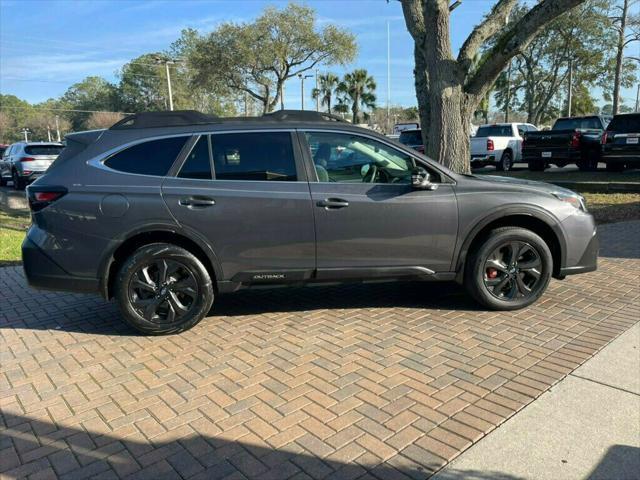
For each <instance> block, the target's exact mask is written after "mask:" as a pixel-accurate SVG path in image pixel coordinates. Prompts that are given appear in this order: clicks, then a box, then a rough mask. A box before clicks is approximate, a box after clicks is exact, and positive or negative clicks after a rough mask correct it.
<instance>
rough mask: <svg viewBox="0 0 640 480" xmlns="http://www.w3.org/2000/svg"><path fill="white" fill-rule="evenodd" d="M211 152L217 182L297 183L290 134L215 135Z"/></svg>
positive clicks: (212, 139) (212, 138)
mask: <svg viewBox="0 0 640 480" xmlns="http://www.w3.org/2000/svg"><path fill="white" fill-rule="evenodd" d="M211 148H212V152H213V160H214V170H215V175H216V179H217V180H263V181H281V182H282V181H296V180H297V175H296V163H295V158H294V155H293V147H292V145H291V134H290V133H289V132H270V133H264V132H261V133H250V132H249V133H224V134H217V135H213V136H212V137H211Z"/></svg>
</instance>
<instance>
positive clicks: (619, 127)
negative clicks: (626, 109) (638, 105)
mask: <svg viewBox="0 0 640 480" xmlns="http://www.w3.org/2000/svg"><path fill="white" fill-rule="evenodd" d="M607 130H611V131H614V132H618V133H640V115H620V116H617V117H613V120H612V121H611V123H610V124H609V126H608V127H607Z"/></svg>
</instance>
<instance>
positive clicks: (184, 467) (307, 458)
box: [0, 412, 521, 480]
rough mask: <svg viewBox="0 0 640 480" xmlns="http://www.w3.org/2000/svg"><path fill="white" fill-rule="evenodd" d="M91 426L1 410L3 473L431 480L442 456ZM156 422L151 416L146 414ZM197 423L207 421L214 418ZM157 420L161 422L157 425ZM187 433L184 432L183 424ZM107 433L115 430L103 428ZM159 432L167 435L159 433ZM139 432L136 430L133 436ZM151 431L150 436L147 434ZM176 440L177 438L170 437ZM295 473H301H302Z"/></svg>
mask: <svg viewBox="0 0 640 480" xmlns="http://www.w3.org/2000/svg"><path fill="white" fill-rule="evenodd" d="M85 417H86V418H87V420H86V422H85V423H87V424H91V423H92V422H94V423H97V424H99V425H101V426H102V428H101V430H103V431H101V432H95V431H92V430H91V429H88V428H82V427H78V428H74V427H66V426H61V425H58V424H56V423H53V422H49V421H43V420H41V419H32V418H28V417H24V416H21V415H14V414H12V413H7V412H3V413H2V417H1V418H2V430H3V432H2V448H3V450H2V452H3V459H2V462H0V473H1V474H2V475H3V476H6V477H7V478H23V477H26V476H28V475H30V474H33V473H38V472H43V473H41V474H44V473H49V474H50V476H55V477H56V478H60V479H73V478H88V477H92V478H93V477H98V476H99V477H101V478H124V477H127V478H132V479H135V478H163V479H164V478H190V477H194V476H197V478H207V479H216V478H248V479H260V480H269V479H283V478H290V477H292V476H294V475H299V476H300V477H304V478H327V477H329V476H330V478H336V479H352V478H353V479H355V478H359V477H361V476H365V475H367V474H369V475H372V476H373V477H374V478H380V479H392V478H393V479H395V478H397V479H416V480H418V479H420V480H422V479H427V478H429V477H431V476H432V475H433V474H434V473H435V472H436V471H437V470H438V469H439V468H441V466H442V465H443V463H444V461H443V460H441V459H439V458H438V457H435V456H430V454H428V453H426V452H425V455H424V456H425V457H426V458H418V461H414V460H410V459H409V458H408V457H404V456H401V455H396V457H392V458H391V459H389V461H387V462H381V461H380V460H379V459H378V460H376V458H377V457H376V456H375V452H371V453H373V454H374V455H367V456H366V458H367V460H364V458H365V457H361V458H363V460H361V463H358V460H357V459H356V460H354V461H343V460H339V459H338V456H336V459H332V458H331V454H329V455H328V456H324V457H323V458H321V457H319V456H316V455H313V454H311V453H308V452H307V451H305V450H304V449H302V448H300V447H298V446H297V444H295V443H290V444H289V445H292V446H293V447H294V448H295V451H292V450H293V449H291V450H287V449H286V447H285V448H282V449H277V448H273V447H272V446H271V445H270V444H269V443H268V440H267V441H261V443H260V444H259V445H258V444H250V443H245V442H242V441H237V440H236V441H233V440H230V439H225V438H224V434H223V433H222V432H220V433H218V434H217V435H216V434H203V433H199V432H197V431H195V430H191V431H192V432H193V433H191V434H189V435H184V436H182V437H181V438H179V439H176V438H175V436H173V435H172V432H171V431H169V432H165V430H164V428H160V430H157V429H156V430H155V431H154V432H153V433H154V434H155V436H154V435H152V434H151V430H150V429H146V430H147V431H145V428H143V427H138V428H134V427H133V425H131V427H132V428H129V429H128V430H127V431H128V432H129V433H128V436H127V437H126V438H122V437H119V436H117V435H114V434H112V433H111V432H110V429H109V427H107V425H106V424H105V423H103V422H102V421H101V420H100V418H99V417H98V416H97V413H96V415H95V416H94V417H91V416H90V415H86V414H85ZM143 417H144V418H147V419H149V420H153V417H152V416H151V415H150V414H149V413H147V414H146V416H145V415H144V413H143V414H142V415H141V418H143ZM192 423H193V424H194V426H196V428H197V426H198V425H202V426H206V425H207V424H208V423H210V422H208V419H207V418H206V416H205V415H201V421H200V422H198V421H194V422H192ZM156 425H157V424H156ZM183 430H184V429H183ZM105 431H108V432H109V433H105ZM158 431H160V432H162V433H160V434H159V435H158ZM132 432H134V433H132ZM147 435H149V436H150V437H151V438H147ZM172 437H173V438H172ZM443 473H444V477H441V478H445V479H452V480H453V479H456V480H521V479H520V478H519V477H515V476H512V475H508V474H504V473H501V472H495V471H478V470H455V469H454V470H446V471H445V472H443ZM296 478H297V477H296Z"/></svg>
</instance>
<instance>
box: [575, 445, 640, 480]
mask: <svg viewBox="0 0 640 480" xmlns="http://www.w3.org/2000/svg"><path fill="white" fill-rule="evenodd" d="M639 477H640V448H638V447H631V446H629V445H613V446H611V447H609V448H608V449H607V452H606V453H605V454H604V456H603V457H602V459H601V460H600V462H598V464H597V465H596V466H595V467H594V469H593V470H592V471H591V473H589V476H588V477H586V478H587V479H588V480H608V479H611V478H619V479H625V478H629V479H631V478H639Z"/></svg>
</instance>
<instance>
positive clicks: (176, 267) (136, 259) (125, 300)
mask: <svg viewBox="0 0 640 480" xmlns="http://www.w3.org/2000/svg"><path fill="white" fill-rule="evenodd" d="M115 288H116V292H115V296H116V299H117V301H118V304H119V305H120V311H121V312H122V315H123V317H124V320H125V321H126V322H127V323H128V324H129V325H130V326H132V327H133V328H135V329H136V330H138V331H140V332H142V333H144V334H147V335H165V334H169V333H178V332H182V331H185V330H188V329H190V328H191V327H193V326H194V325H196V324H197V323H198V322H199V321H200V320H202V319H203V318H204V317H205V316H206V315H207V313H208V312H209V310H210V309H211V306H212V305H213V297H214V294H213V285H212V281H211V277H210V276H209V272H208V271H207V269H206V268H205V267H204V265H203V264H202V262H201V261H200V260H199V259H198V258H197V257H196V256H195V255H193V254H192V253H191V252H189V251H187V250H185V249H184V248H181V247H178V246H176V245H171V244H166V243H155V244H151V245H147V246H144V247H141V248H139V249H138V250H136V251H135V252H134V253H133V254H132V255H131V256H130V257H129V258H128V259H127V260H126V261H125V262H124V264H123V265H122V267H121V268H120V271H119V272H118V276H117V279H116V283H115Z"/></svg>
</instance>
